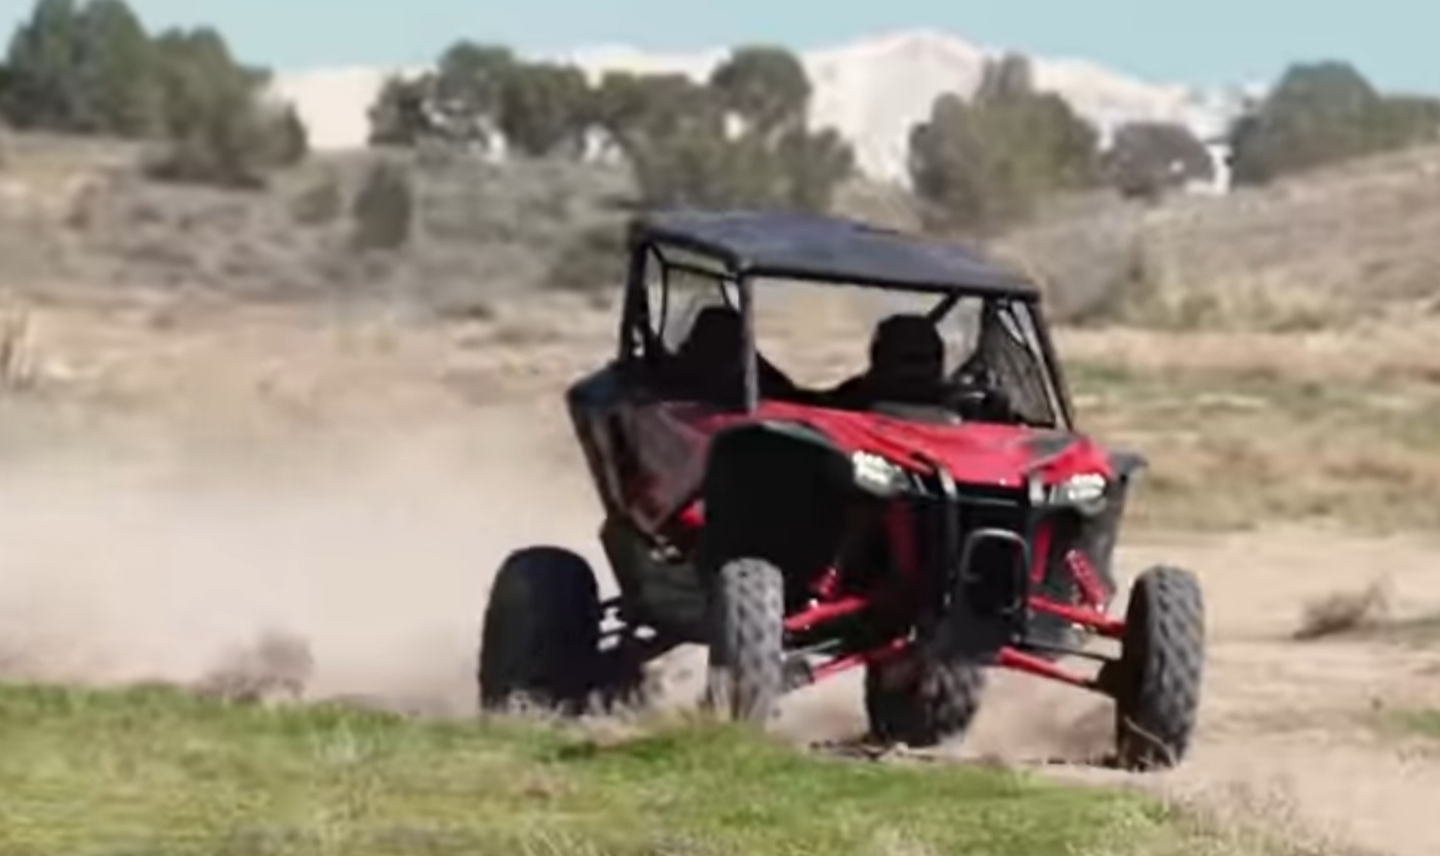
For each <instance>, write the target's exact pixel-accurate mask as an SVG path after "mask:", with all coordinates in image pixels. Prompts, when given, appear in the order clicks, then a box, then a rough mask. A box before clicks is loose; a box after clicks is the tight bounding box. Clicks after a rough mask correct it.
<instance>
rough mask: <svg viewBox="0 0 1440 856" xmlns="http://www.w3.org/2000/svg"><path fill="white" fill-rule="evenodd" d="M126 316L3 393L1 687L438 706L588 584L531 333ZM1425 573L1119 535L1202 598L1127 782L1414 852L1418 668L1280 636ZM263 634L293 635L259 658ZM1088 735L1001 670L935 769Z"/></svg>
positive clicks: (587, 515)
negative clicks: (491, 583)
mask: <svg viewBox="0 0 1440 856" xmlns="http://www.w3.org/2000/svg"><path fill="white" fill-rule="evenodd" d="M141 314H143V315H144V318H145V319H146V320H144V321H143V322H142V323H130V321H125V320H124V319H126V318H129V319H131V320H132V321H133V319H134V318H136V317H140V315H137V314H136V313H135V312H131V313H130V314H129V315H126V314H124V313H118V314H117V313H115V312H112V313H110V314H109V315H107V316H106V319H107V320H106V322H105V323H103V324H102V323H93V324H91V326H90V327H88V328H87V327H85V326H84V325H83V324H76V323H61V321H60V320H58V316H54V315H51V316H48V317H47V319H46V320H45V325H48V326H44V325H42V326H43V329H42V332H41V333H40V334H39V335H40V336H41V339H42V341H41V343H40V344H39V345H37V346H35V349H36V353H37V354H38V355H39V363H40V364H41V366H42V369H43V368H44V366H45V365H48V366H49V367H50V374H49V375H45V373H44V371H42V372H41V374H42V375H43V376H42V377H41V379H40V380H39V381H37V382H36V383H37V384H38V386H37V387H36V388H35V389H29V388H26V389H22V390H19V391H10V392H9V393H7V395H6V396H5V397H0V411H3V414H0V415H3V416H4V417H5V418H4V420H3V423H4V430H3V431H0V460H3V462H4V464H5V467H6V470H5V473H6V474H5V477H4V479H3V480H0V544H4V545H5V551H4V556H3V560H0V674H4V675H6V676H9V677H32V678H42V679H46V680H68V681H81V682H110V681H130V680H147V679H165V680H176V681H196V680H204V679H206V678H207V677H209V678H213V677H214V676H215V675H216V674H220V675H222V676H229V677H230V678H234V677H235V676H236V674H237V673H242V674H241V676H242V677H243V673H246V672H247V671H248V672H259V673H265V674H269V675H270V676H271V677H274V673H276V672H279V673H282V674H281V677H288V678H291V679H293V680H294V681H295V682H297V683H303V684H304V685H305V686H306V691H307V694H309V695H312V696H330V695H347V696H354V695H360V696H371V697H382V698H384V699H386V700H387V701H389V702H392V703H397V704H402V705H404V706H406V707H409V708H414V709H420V710H427V711H432V712H439V713H457V714H464V713H467V712H468V711H470V710H471V708H472V706H473V698H474V685H473V668H474V654H475V651H474V648H475V643H476V641H477V639H478V630H479V626H478V624H479V617H480V614H481V611H482V609H483V606H484V600H485V593H486V588H487V584H488V578H489V575H490V573H491V571H492V569H493V568H495V567H496V565H497V564H498V562H499V560H500V559H501V557H502V556H503V555H504V553H505V552H506V551H508V550H509V549H512V548H514V547H516V546H519V545H523V544H527V543H533V542H536V541H551V542H556V543H561V544H566V545H570V546H574V547H576V548H578V549H580V550H581V551H582V552H583V553H585V554H587V555H588V556H590V557H591V558H592V559H593V560H595V561H597V562H599V560H600V551H599V549H598V545H597V544H596V542H595V538H594V532H595V527H596V526H597V525H598V522H599V521H598V516H597V505H596V503H595V501H594V498H593V495H592V492H591V488H590V486H589V484H588V483H587V481H586V480H585V474H584V472H583V470H582V468H581V467H580V465H579V461H578V459H577V458H576V455H575V451H574V450H573V449H572V448H571V447H570V445H569V438H568V434H567V430H568V425H567V424H566V422H565V416H564V413H563V411H562V410H561V407H560V401H559V399H558V396H556V395H554V391H555V384H556V382H557V381H556V379H557V378H563V377H567V376H570V375H572V374H573V371H574V369H575V368H576V367H577V366H579V365H583V364H584V363H585V362H586V361H587V359H588V357H587V354H586V353H583V352H582V351H583V349H580V350H576V349H575V348H574V347H571V348H570V349H568V350H566V351H565V352H564V353H560V352H556V353H555V354H551V355H550V356H553V357H554V361H553V362H549V363H547V362H545V360H547V359H549V357H547V356H546V354H547V353H548V352H546V350H545V345H544V341H546V339H545V336H540V337H539V338H538V340H536V341H532V342H530V343H529V344H526V345H525V349H523V350H516V349H514V348H511V349H510V350H509V351H505V350H504V349H501V348H489V349H486V348H479V347H478V346H476V345H475V344H474V342H475V340H476V337H479V339H482V340H484V341H488V342H491V343H492V344H493V343H494V341H495V340H494V336H495V335H496V334H495V332H494V330H493V329H492V330H490V331H489V332H477V331H474V330H470V331H462V332H460V333H456V332H454V331H450V332H447V333H445V334H443V335H442V334H439V333H436V332H435V331H423V332H421V333H418V334H411V333H406V332H404V331H396V330H390V331H387V332H385V333H384V335H380V334H379V333H373V331H372V333H373V335H372V333H364V332H362V333H356V332H354V330H351V329H350V328H346V329H347V330H349V332H348V333H347V334H346V335H343V336H341V335H338V334H335V330H336V329H339V328H331V327H326V326H324V323H322V322H319V321H316V322H314V323H315V324H316V325H318V326H301V327H296V326H295V325H293V324H287V323H284V322H283V321H281V320H276V319H275V318H273V317H269V316H266V317H265V318H262V319H260V320H255V319H249V320H245V319H242V318H240V317H239V316H217V317H222V319H223V323H220V324H217V325H214V326H213V327H206V326H205V324H204V323H202V322H197V321H194V320H193V319H192V320H190V321H184V322H180V321H176V320H175V318H174V317H173V316H166V317H167V318H168V320H167V321H165V322H164V323H157V322H156V321H155V320H154V318H153V317H152V315H153V314H154V313H150V314H144V313H141ZM312 320H313V319H312ZM326 323H328V322H326ZM199 328H204V329H207V330H209V331H210V332H209V333H207V334H205V335H201V334H199V333H196V332H194V331H195V330H196V329H199ZM531 329H532V332H533V328H531ZM127 331H129V332H127ZM217 331H220V332H217ZM317 331H318V332H317ZM332 334H333V335H332ZM207 336H208V338H207ZM487 336H489V337H491V338H489V339H486V338H485V337H487ZM502 338H504V337H502ZM511 338H513V337H511ZM572 341H573V340H572ZM594 341H595V347H596V348H603V347H605V344H606V340H605V338H604V336H603V335H597V336H596V337H595V340H594ZM467 342H468V343H469V344H468V345H467ZM537 342H538V344H537ZM206 343H208V344H206ZM482 353H483V354H484V356H480V354H482ZM62 365H63V366H64V367H66V370H65V371H59V369H57V368H56V367H57V366H62ZM216 366H225V367H227V368H226V369H225V370H224V371H220V370H218V369H216V368H215V367H216ZM457 366H458V367H460V368H464V369H465V371H467V372H469V374H468V375H465V377H467V378H469V379H468V380H467V381H466V382H465V383H462V384H459V385H457V384H456V383H455V382H454V378H455V377H456V376H457V375H456V372H457V371H459V369H458V368H457ZM437 367H443V368H445V370H444V371H442V370H441V368H437ZM107 390H108V391H109V392H108V393H106V394H102V393H105V391H107ZM116 390H120V392H116ZM476 390H480V391H481V393H483V394H481V393H477V392H476ZM537 391H539V392H545V393H547V394H545V395H542V396H540V397H536V398H531V397H530V396H531V394H532V393H534V392H537ZM122 393H123V394H122ZM522 393H523V394H522ZM517 396H518V397H519V398H523V400H519V399H517ZM77 402H78V403H77ZM477 402H480V403H477ZM1436 555H1437V545H1436V544H1432V543H1428V542H1426V541H1424V540H1422V539H1418V538H1394V539H1390V540H1384V541H1380V540H1359V539H1356V538H1354V537H1350V536H1346V535H1344V534H1341V533H1335V532H1323V531H1303V530H1293V531H1290V530H1287V531H1266V532H1261V533H1250V534H1245V535H1235V536H1228V537H1214V536H1210V537H1200V536H1192V535H1180V534H1177V535H1165V536H1162V535H1157V534H1152V533H1146V534H1140V535H1136V536H1135V537H1133V538H1131V539H1130V541H1129V543H1128V544H1127V546H1126V547H1125V548H1124V550H1123V553H1122V562H1123V563H1124V566H1125V568H1126V569H1127V571H1135V570H1138V569H1140V568H1142V567H1144V566H1146V565H1148V564H1151V563H1153V562H1157V561H1162V560H1163V561H1166V562H1171V563H1178V564H1182V565H1185V566H1188V567H1190V568H1192V569H1194V570H1195V571H1196V572H1197V573H1199V574H1200V576H1201V578H1202V580H1203V582H1204V585H1205V587H1206V592H1207V597H1208V611H1209V622H1210V645H1211V648H1210V661H1209V665H1208V671H1207V675H1206V694H1205V698H1204V709H1203V716H1202V724H1201V733H1200V735H1199V738H1198V741H1197V744H1196V746H1195V751H1194V754H1193V755H1192V757H1191V758H1190V759H1189V761H1188V762H1187V763H1186V764H1185V765H1184V766H1183V767H1182V768H1181V769H1179V770H1177V771H1175V772H1173V773H1170V774H1166V775H1163V776H1153V777H1144V778H1141V779H1130V780H1131V781H1133V782H1137V783H1139V784H1142V785H1144V786H1147V787H1155V788H1159V789H1162V790H1164V791H1165V792H1167V793H1171V794H1175V795H1178V796H1180V797H1198V798H1200V799H1202V800H1203V801H1205V802H1206V804H1208V805H1214V806H1229V807H1231V809H1233V810H1234V811H1237V812H1242V813H1250V814H1254V813H1256V812H1260V813H1262V814H1263V817H1264V819H1266V820H1267V821H1268V822H1278V821H1276V818H1278V817H1279V815H1278V814H1276V812H1277V811H1281V810H1284V811H1286V812H1290V813H1292V814H1293V815H1294V818H1295V820H1296V822H1297V823H1299V824H1300V825H1301V827H1302V828H1303V829H1304V830H1306V831H1308V833H1310V834H1316V835H1334V836H1337V837H1338V838H1340V839H1341V840H1344V841H1349V842H1354V843H1356V844H1359V845H1363V846H1366V847H1370V848H1374V849H1376V850H1378V851H1381V852H1384V853H1389V854H1394V856H1410V854H1431V853H1436V852H1440V827H1437V826H1436V825H1434V824H1433V823H1431V822H1430V818H1429V816H1428V811H1429V810H1430V807H1431V805H1432V803H1431V799H1430V795H1431V794H1433V793H1435V792H1436V791H1437V790H1440V761H1437V760H1436V758H1435V755H1434V752H1433V751H1430V752H1426V751H1424V750H1423V747H1421V748H1419V749H1417V747H1416V746H1414V745H1407V744H1404V743H1402V742H1398V741H1396V740H1394V739H1393V738H1389V737H1385V738H1382V737H1381V736H1379V734H1378V732H1377V730H1376V729H1375V728H1373V727H1372V725H1371V723H1373V721H1374V720H1375V719H1376V715H1375V710H1376V709H1377V708H1386V707H1389V708H1399V707H1408V706H1420V705H1436V706H1440V680H1436V679H1435V675H1436V674H1440V651H1430V650H1424V649H1419V648H1401V647H1398V646H1395V645H1390V644H1384V643H1381V642H1362V641H1358V640H1353V639H1340V640H1330V641H1317V642H1310V643H1299V642H1295V641H1292V640H1291V639H1290V638H1289V634H1290V633H1291V631H1293V630H1294V629H1295V628H1296V626H1297V625H1298V622H1299V620H1300V613H1301V609H1302V606H1303V604H1304V603H1305V602H1307V601H1308V600H1310V599H1313V598H1316V597H1320V596H1323V595H1326V594H1330V593H1333V592H1336V591H1344V590H1358V589H1360V588H1363V587H1364V586H1366V585H1367V584H1369V583H1371V582H1372V581H1375V580H1382V579H1383V580H1384V581H1385V583H1386V585H1387V587H1388V591H1389V593H1390V602H1391V605H1392V608H1393V610H1394V612H1395V614H1397V615H1402V616H1403V615H1407V614H1412V615H1420V614H1426V613H1429V612H1432V611H1440V576H1437V575H1435V574H1434V573H1432V569H1433V557H1434V556H1436ZM607 583H608V581H607ZM267 633H268V634H271V636H270V637H269V638H270V639H271V642H272V644H271V645H269V647H266V646H264V645H260V646H259V647H257V643H259V642H261V641H262V640H264V639H265V638H266V634H267ZM274 634H281V635H280V636H279V637H277V636H275V635H274ZM287 635H288V636H289V637H291V638H293V639H295V640H298V641H297V642H295V643H294V644H293V645H287V644H278V645H277V644H273V643H274V640H275V639H276V638H280V639H281V640H282V643H283V639H284V638H285V637H286V636H287ZM694 664H695V657H694V652H683V653H682V654H681V655H680V656H679V657H678V658H677V662H676V663H674V664H671V666H673V667H674V668H672V669H671V671H670V672H669V677H670V678H671V679H672V689H673V690H674V691H675V692H676V693H679V694H680V695H679V697H680V698H685V697H687V696H686V695H685V694H686V693H688V692H690V691H691V689H693V688H694V687H695V686H696V685H697V683H698V680H699V677H700V676H699V674H698V672H697V671H696V670H694V669H693V668H688V669H687V666H693V665H694ZM265 674H262V675H260V676H261V677H264V676H265ZM780 727H781V729H782V731H783V732H784V733H786V734H788V735H791V736H793V737H796V738H799V739H806V740H811V739H824V738H843V737H846V736H851V735H853V734H854V733H856V732H857V731H859V730H860V729H862V728H863V723H862V721H861V719H860V706H859V697H858V687H857V681H856V680H855V679H854V677H853V676H848V677H847V678H845V679H842V680H838V681H836V682H834V683H830V684H826V685H824V686H822V687H817V688H813V689H812V690H809V691H807V692H805V693H801V694H799V695H798V696H796V697H795V698H794V699H793V700H792V701H791V702H790V703H789V704H788V705H787V709H786V711H785V715H784V717H783V719H782V723H781V726H780ZM1108 739H1109V712H1108V709H1107V704H1106V703H1105V702H1103V701H1100V700H1096V699H1094V698H1091V697H1087V696H1085V695H1082V694H1079V693H1076V692H1073V691H1069V690H1066V689H1064V688H1057V687H1053V686H1049V685H1044V684H1041V683H1039V682H1037V681H1033V680H1029V679H1024V678H1014V677H1012V676H1003V675H1002V676H997V680H996V681H995V683H994V684H993V689H992V691H991V693H990V696H989V698H988V704H987V707H986V708H985V709H984V712H983V713H982V716H981V718H980V721H979V723H978V724H977V726H976V728H975V730H974V731H973V733H972V734H971V735H970V736H969V738H968V739H967V740H966V741H965V742H964V743H963V744H962V745H961V746H959V747H955V748H953V749H951V750H947V751H948V752H949V754H953V755H956V756H958V757H978V756H999V757H1001V758H1004V759H1006V760H1010V761H1013V762H1022V763H1023V762H1026V761H1038V760H1042V759H1047V758H1056V757H1058V758H1062V759H1066V758H1068V759H1071V760H1081V759H1084V758H1087V757H1090V756H1092V755H1095V754H1098V753H1101V752H1103V751H1104V749H1105V746H1106V743H1107V741H1108ZM1054 773H1055V774H1056V775H1063V776H1073V777H1079V778H1082V779H1085V780H1101V781H1108V780H1111V779H1116V778H1118V779H1122V780H1126V779H1127V778H1128V777H1125V776H1120V775H1115V774H1110V773H1105V772H1100V771H1095V770H1089V769H1085V768H1083V767H1074V768H1062V769H1058V770H1055V771H1054ZM1276 806H1279V807H1280V808H1278V809H1277V808H1276Z"/></svg>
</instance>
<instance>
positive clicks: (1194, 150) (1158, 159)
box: [1103, 122, 1215, 199]
mask: <svg viewBox="0 0 1440 856" xmlns="http://www.w3.org/2000/svg"><path fill="white" fill-rule="evenodd" d="M1103 164H1104V171H1105V176H1106V179H1107V180H1108V181H1109V182H1110V183H1111V184H1112V185H1113V186H1114V187H1115V188H1116V189H1118V190H1119V191H1120V192H1121V193H1122V194H1124V195H1125V196H1136V197H1142V198H1146V199H1150V198H1155V197H1157V196H1160V195H1161V194H1163V193H1164V192H1166V191H1168V190H1173V189H1175V188H1178V187H1183V186H1184V185H1185V184H1187V183H1189V182H1191V181H1210V180H1212V179H1213V178H1214V176H1215V164H1214V162H1213V161H1212V159H1211V157H1210V152H1209V150H1207V149H1206V148H1205V145H1204V144H1203V143H1201V142H1200V141H1199V140H1198V139H1196V137H1195V135H1194V134H1193V133H1191V131H1190V129H1189V128H1186V127H1184V126H1183V125H1176V124H1171V123H1167V122H1130V123H1128V124H1125V125H1122V126H1121V127H1120V129H1119V130H1117V131H1116V132H1115V139H1114V141H1113V142H1112V143H1111V145H1110V148H1109V149H1108V150H1107V151H1106V152H1105V156H1104V158H1103Z"/></svg>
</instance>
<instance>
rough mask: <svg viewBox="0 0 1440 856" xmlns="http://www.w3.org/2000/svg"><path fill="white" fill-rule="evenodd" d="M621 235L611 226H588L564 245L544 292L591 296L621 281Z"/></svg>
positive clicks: (623, 263)
mask: <svg viewBox="0 0 1440 856" xmlns="http://www.w3.org/2000/svg"><path fill="white" fill-rule="evenodd" d="M625 268H626V264H625V232H624V229H623V228H621V227H620V226H617V225H615V224H605V225H600V226H592V227H591V228H589V229H586V230H585V231H584V232H581V233H580V234H579V235H577V236H576V237H575V238H573V239H572V240H570V241H569V242H567V243H566V244H565V245H564V246H563V247H562V248H561V250H560V252H559V254H558V255H557V256H556V258H555V262H554V264H552V265H551V266H550V270H549V272H548V273H547V275H546V278H545V285H546V287H547V288H552V289H555V290H558V291H578V292H593V291H603V290H612V289H617V288H619V286H620V283H622V282H624V281H625Z"/></svg>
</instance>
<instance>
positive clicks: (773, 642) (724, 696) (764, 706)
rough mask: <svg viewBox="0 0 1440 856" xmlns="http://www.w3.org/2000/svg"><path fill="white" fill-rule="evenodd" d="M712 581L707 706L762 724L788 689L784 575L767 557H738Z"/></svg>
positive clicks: (737, 717) (731, 715) (724, 566)
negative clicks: (786, 680)
mask: <svg viewBox="0 0 1440 856" xmlns="http://www.w3.org/2000/svg"><path fill="white" fill-rule="evenodd" d="M713 584H714V589H713V591H712V593H711V596H710V610H711V630H710V661H709V675H708V680H707V686H706V706H707V707H709V708H711V709H712V710H715V711H717V712H719V713H721V714H722V715H724V716H726V717H728V718H730V719H734V720H737V721H742V722H750V723H756V724H761V725H763V724H764V723H766V722H768V721H769V719H770V718H771V716H773V715H774V714H775V712H776V710H777V708H778V706H779V703H780V696H781V695H782V694H783V693H784V691H785V680H784V675H785V668H784V664H785V650H784V635H785V580H784V577H783V575H782V574H781V573H780V569H779V568H777V567H775V566H774V565H772V564H771V563H769V562H767V561H765V560H763V559H735V560H732V561H730V562H727V563H725V564H724V565H723V566H721V568H720V570H719V572H717V573H716V575H715V579H714V581H713Z"/></svg>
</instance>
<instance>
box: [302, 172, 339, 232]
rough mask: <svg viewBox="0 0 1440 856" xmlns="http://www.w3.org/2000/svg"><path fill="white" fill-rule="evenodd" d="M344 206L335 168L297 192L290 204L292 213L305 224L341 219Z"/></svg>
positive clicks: (319, 223)
mask: <svg viewBox="0 0 1440 856" xmlns="http://www.w3.org/2000/svg"><path fill="white" fill-rule="evenodd" d="M344 207H345V199H344V195H343V194H342V193H341V189H340V177H339V176H338V175H336V174H335V172H334V171H333V170H326V171H325V172H323V173H322V174H321V175H320V176H319V177H317V178H316V179H315V180H314V181H313V182H311V184H310V185H309V186H308V187H306V188H304V189H303V190H301V191H300V192H299V193H298V194H296V196H295V199H294V201H293V202H291V204H290V215H291V216H292V217H294V218H295V222H297V223H300V224H301V225H304V226H324V225H328V224H330V223H333V222H335V221H336V220H337V219H339V217H340V213H341V212H342V211H343V210H344Z"/></svg>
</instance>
